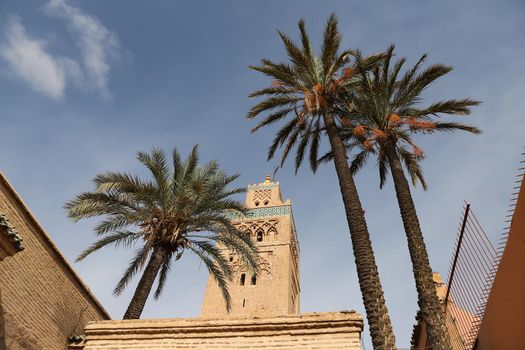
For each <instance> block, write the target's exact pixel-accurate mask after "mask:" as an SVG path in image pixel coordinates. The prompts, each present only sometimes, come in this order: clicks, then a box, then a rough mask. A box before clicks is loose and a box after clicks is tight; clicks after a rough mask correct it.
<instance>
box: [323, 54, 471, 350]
mask: <svg viewBox="0 0 525 350" xmlns="http://www.w3.org/2000/svg"><path fill="white" fill-rule="evenodd" d="M393 55H394V46H391V47H390V48H389V49H388V50H387V51H386V52H385V58H384V60H383V61H382V63H381V64H380V65H378V66H377V67H376V68H375V69H373V70H372V71H370V70H368V69H367V67H366V66H364V67H362V68H359V67H360V64H359V63H360V62H359V61H358V62H357V67H358V68H357V73H356V74H358V75H359V76H360V79H359V81H360V87H359V89H354V90H352V91H349V93H350V96H349V101H350V103H347V104H342V105H341V106H343V109H344V110H343V111H342V113H341V114H342V115H344V116H345V117H344V118H343V119H346V120H344V125H345V130H344V131H343V138H344V140H345V143H346V145H347V147H349V148H357V149H358V150H359V151H358V152H356V154H355V156H354V157H353V159H352V162H351V166H350V170H351V171H352V173H356V172H357V171H358V170H359V169H361V168H362V167H363V166H364V165H365V163H366V161H367V159H368V157H369V156H370V155H374V156H376V157H377V165H378V168H379V177H380V187H381V188H382V187H383V185H384V184H385V181H386V179H387V176H388V174H389V172H390V173H391V174H392V178H393V181H394V187H395V191H396V196H397V201H398V204H399V209H400V212H401V217H402V220H403V226H404V229H405V232H406V236H407V240H408V248H409V251H410V257H411V259H412V269H413V272H414V278H415V281H416V288H417V293H418V304H419V307H420V309H421V312H422V315H423V319H424V320H425V322H426V330H427V334H428V339H429V342H428V343H429V348H430V349H439V350H441V349H451V345H450V339H449V335H448V331H447V328H446V324H445V319H444V316H443V312H442V311H443V310H442V307H441V305H440V303H439V300H438V297H437V295H436V291H435V287H434V283H433V280H432V269H431V268H430V263H429V259H428V254H427V251H426V248H425V242H424V240H423V233H422V232H421V227H420V225H419V219H418V216H417V213H416V208H415V205H414V201H413V199H412V195H411V192H410V186H409V183H408V181H407V177H406V176H405V172H404V170H403V166H404V168H405V169H406V171H407V173H408V175H409V176H410V178H411V180H412V182H413V184H414V185H415V184H416V182H418V181H419V182H420V183H421V185H422V186H423V188H425V189H426V184H425V180H424V178H423V172H422V170H421V166H420V161H421V160H422V159H423V158H424V154H423V151H422V150H421V149H420V148H419V147H418V146H417V145H416V144H415V143H414V140H413V138H412V136H413V135H417V134H423V135H424V134H433V133H436V132H452V131H456V130H462V131H467V132H470V133H473V134H479V133H480V130H479V129H478V128H476V127H473V126H470V125H465V124H461V123H456V122H450V121H441V120H439V117H440V116H441V115H444V114H448V115H468V114H470V111H471V107H473V106H477V105H478V104H479V103H480V102H478V101H475V100H471V99H468V98H466V99H461V100H457V99H452V100H446V101H440V102H436V103H433V104H431V105H429V106H420V102H421V101H422V97H421V93H422V92H423V91H424V90H425V89H426V88H427V87H428V86H429V85H430V84H432V83H433V82H434V81H435V80H436V79H438V78H440V77H442V76H444V75H445V74H447V73H449V72H450V71H451V70H452V67H449V66H445V65H442V64H435V65H431V66H429V67H428V68H426V69H424V70H421V69H420V68H421V65H422V63H423V62H424V61H425V58H426V55H424V56H422V57H421V59H420V60H419V61H418V62H417V63H416V65H415V66H413V67H412V68H410V69H408V70H407V71H406V72H405V73H404V74H403V75H402V76H401V74H400V72H401V69H402V67H403V65H404V63H405V58H401V59H399V60H397V61H396V62H392V57H393ZM407 147H408V148H407ZM332 157H333V156H332V155H328V157H324V160H326V159H331V158H332Z"/></svg>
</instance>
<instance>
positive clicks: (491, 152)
mask: <svg viewBox="0 0 525 350" xmlns="http://www.w3.org/2000/svg"><path fill="white" fill-rule="evenodd" d="M332 12H335V13H336V14H337V15H338V17H339V20H340V30H341V32H342V35H343V46H344V47H348V48H355V47H358V48H360V49H361V50H362V51H364V52H365V53H374V52H378V51H380V50H383V49H385V48H386V47H387V46H388V45H389V44H391V43H394V44H396V47H397V53H398V55H399V56H406V57H407V58H408V62H409V63H414V62H415V61H416V60H417V59H418V58H419V56H420V55H421V54H423V53H428V54H429V59H428V62H429V63H435V62H440V63H446V64H449V65H452V66H454V68H455V69H454V71H453V72H452V73H450V74H449V75H448V76H446V77H444V78H442V79H441V80H438V81H437V83H436V84H435V85H434V86H433V87H431V88H430V89H428V91H426V92H425V95H424V97H425V98H426V100H427V101H434V100H437V99H444V98H455V97H471V98H475V99H479V100H481V101H483V104H482V105H481V106H480V107H478V108H475V110H474V113H473V114H472V116H470V117H468V119H469V120H468V121H470V122H471V123H473V124H475V125H477V126H479V127H480V128H481V129H483V131H484V133H483V134H482V135H480V136H473V135H466V134H459V133H458V134H454V135H438V136H431V137H424V138H421V139H420V140H419V142H420V145H421V146H422V147H423V149H424V151H425V152H426V154H427V159H426V160H425V161H424V163H423V165H424V169H425V174H426V178H427V182H428V185H429V189H428V191H426V192H424V191H422V190H421V189H420V188H417V189H415V190H414V198H415V201H416V204H417V207H418V213H419V215H420V219H421V224H422V228H423V231H424V234H425V237H426V242H427V245H428V251H429V254H430V258H431V263H432V267H433V269H434V270H437V271H440V272H441V273H442V274H443V275H444V277H446V275H447V272H448V264H449V261H450V258H451V254H452V247H453V242H454V239H455V234H456V231H457V227H458V220H459V216H460V210H461V207H462V204H463V200H467V201H469V202H470V203H472V208H473V210H474V211H475V212H476V214H477V216H478V218H480V221H481V223H482V225H483V226H484V227H485V229H486V231H487V232H488V234H489V236H490V237H491V238H493V239H494V240H495V239H496V238H497V237H498V236H499V234H500V232H501V229H502V228H503V220H504V215H505V212H506V209H507V208H506V206H507V204H508V199H509V198H510V193H511V189H512V187H513V181H514V175H515V173H516V169H517V167H518V161H519V154H520V153H521V152H522V149H523V148H522V147H523V145H524V142H523V140H524V137H523V133H524V131H525V128H524V122H523V118H524V112H523V111H524V110H525V99H524V98H523V96H524V95H525V74H524V73H525V66H524V65H523V64H522V61H523V57H524V56H525V45H524V39H523V35H524V34H525V5H524V4H523V2H521V1H498V2H488V1H461V2H458V1H440V2H416V1H390V2H384V1H367V2H364V1H305V0H289V1H286V2H283V1H264V2H256V1H245V0H244V1H221V2H219V1H185V2H183V1H142V2H129V1H123V0H121V1H120V0H114V1H103V0H91V1H72V0H52V1H25V2H21V1H15V0H3V1H2V2H1V4H0V109H1V114H0V121H1V124H0V125H1V126H0V131H1V137H0V169H1V170H2V172H4V173H5V174H6V176H7V177H8V178H9V180H10V181H11V182H12V183H13V184H14V186H15V188H16V189H17V191H18V192H19V193H20V194H21V195H22V197H23V198H24V200H25V201H26V202H27V204H28V205H29V207H30V208H31V209H32V210H33V212H34V213H35V214H36V216H37V218H38V220H39V221H40V222H41V223H42V224H43V226H44V227H45V228H46V229H47V231H48V232H49V234H50V235H51V236H52V238H53V239H54V240H55V242H56V243H57V245H58V246H59V248H60V249H61V250H62V251H63V253H64V254H65V255H66V256H67V257H68V258H69V259H71V260H74V258H75V257H76V256H77V255H78V253H79V252H80V251H81V250H82V249H83V248H84V247H85V246H86V245H88V244H89V243H90V242H92V241H93V238H94V237H93V235H92V233H91V228H92V225H93V222H83V223H78V224H73V223H71V222H69V221H68V219H67V218H66V216H65V213H64V210H63V209H62V206H63V204H64V202H66V201H67V200H69V199H71V198H72V197H73V196H74V195H76V194H78V193H79V192H81V191H85V190H88V189H90V185H91V184H90V179H91V178H92V177H93V176H94V175H96V174H97V173H100V172H103V171H105V170H125V171H130V172H134V173H139V174H145V173H144V170H143V169H142V168H140V166H139V165H138V162H137V161H136V160H135V153H136V152H137V151H139V150H150V149H151V148H152V147H154V146H157V147H163V148H165V149H171V148H172V147H174V146H176V147H177V148H178V149H179V150H180V151H181V152H182V153H183V154H186V153H187V152H188V151H189V150H190V149H191V147H192V146H193V145H194V144H197V143H198V144H200V146H201V148H200V149H201V155H202V159H203V160H209V159H218V160H219V162H220V164H221V165H222V167H223V168H224V169H226V170H227V171H229V172H231V173H234V172H240V173H241V174H242V176H241V178H240V180H239V181H238V182H237V185H239V186H244V185H247V184H249V183H255V182H259V181H262V180H263V178H264V175H265V174H267V173H271V172H272V170H273V167H274V166H275V164H274V163H267V162H266V149H267V146H268V145H269V143H270V141H271V138H272V135H273V133H274V132H275V131H276V129H275V128H273V127H271V128H268V129H267V130H263V131H261V132H260V133H257V134H255V135H251V134H250V133H249V130H250V128H251V127H253V125H254V123H253V122H250V121H248V120H246V119H245V115H246V112H247V110H248V109H249V107H250V105H251V104H252V103H253V101H250V100H249V99H248V98H247V95H248V93H249V92H250V91H252V90H254V89H256V88H259V87H262V86H264V85H265V84H267V83H268V81H267V80H266V79H265V78H264V77H262V76H261V75H259V74H257V73H256V72H253V71H250V70H249V69H247V66H248V65H250V64H256V63H258V61H259V60H260V59H261V58H270V59H272V60H277V61H278V60H282V59H284V58H285V56H284V50H283V49H282V47H281V43H280V41H279V39H278V36H277V32H276V29H280V30H283V31H284V32H286V33H289V34H290V35H291V36H292V37H295V38H296V37H297V27H296V23H297V21H298V20H299V19H300V18H305V20H306V23H307V27H308V30H309V32H310V34H311V36H312V38H313V40H314V42H315V43H316V44H317V46H318V44H319V39H320V36H321V33H322V29H323V26H324V23H325V21H326V19H327V17H328V15H329V14H330V13H332ZM277 179H278V180H279V181H280V182H281V185H282V191H283V196H284V197H285V198H291V199H292V202H293V208H294V216H295V220H296V225H297V229H298V234H299V239H300V245H301V288H302V294H301V305H302V311H303V312H310V311H332V310H347V309H356V310H358V311H359V312H361V313H363V311H364V309H363V306H362V303H361V296H360V291H359V287H358V283H357V277H356V273H355V265H354V262H353V261H354V259H353V256H352V250H351V246H350V239H349V236H348V230H347V228H346V224H345V217H344V212H343V208H342V203H341V199H340V194H339V191H338V186H337V178H336V176H335V172H334V170H333V168H332V166H325V167H324V168H322V169H320V170H319V172H318V174H316V175H315V176H314V175H312V174H311V172H310V171H309V169H307V168H304V169H302V170H300V171H299V173H298V175H297V176H295V175H294V174H293V169H292V168H291V167H290V166H286V167H285V168H284V169H282V170H281V171H280V172H279V173H278V175H277ZM357 183H358V186H359V192H360V195H361V199H362V202H363V206H364V207H365V209H366V217H367V220H368V224H369V228H370V232H371V235H372V240H373V247H374V250H375V252H376V256H377V263H378V265H379V270H380V273H381V278H382V282H383V285H384V291H385V295H386V300H387V306H388V308H389V310H390V314H391V318H392V321H393V324H394V328H395V331H396V335H397V340H398V345H399V346H400V347H408V346H409V341H410V334H411V328H412V324H413V322H414V316H415V312H416V306H417V304H416V294H415V287H414V283H413V278H412V272H411V268H410V261H409V258H408V251H407V247H406V241H405V237H404V232H403V229H402V226H401V220H400V218H399V213H398V208H397V204H396V201H395V196H394V192H393V188H392V186H391V183H389V184H388V186H386V188H385V189H384V190H382V191H380V190H379V189H378V180H377V172H376V169H375V168H374V166H373V164H372V163H371V164H370V165H369V166H368V167H367V168H366V169H364V170H363V171H362V173H360V174H359V175H358V176H357ZM129 258H130V254H129V252H127V251H121V250H118V251H111V250H108V251H104V252H100V253H99V254H96V255H94V256H92V257H91V258H88V259H87V260H85V261H84V262H82V263H79V264H75V268H76V269H77V271H78V272H79V274H80V275H81V276H82V278H83V279H84V280H85V281H86V282H87V284H88V285H89V286H90V287H91V288H92V290H93V292H94V293H95V294H96V295H97V297H98V298H99V299H100V300H101V302H102V303H103V304H104V306H105V307H106V308H107V310H108V311H109V312H110V313H111V315H112V316H113V317H115V318H119V317H121V316H122V314H123V312H124V310H125V308H126V306H127V303H128V301H129V299H130V297H131V291H132V288H130V289H129V290H128V292H127V293H126V294H125V295H123V296H122V297H120V298H114V297H113V296H112V295H111V291H112V289H113V286H114V284H115V283H116V281H117V280H118V278H119V274H120V273H121V271H122V270H123V269H124V267H125V266H126V264H127V261H128V259H129ZM206 276H207V273H206V271H205V268H204V267H203V266H200V265H199V264H198V262H197V260H196V259H194V258H191V257H189V256H185V257H184V259H182V260H181V261H179V263H177V264H176V267H175V268H174V269H173V271H172V274H171V276H170V279H169V283H168V285H167V288H166V291H165V293H164V295H163V296H162V297H161V299H160V300H159V301H157V302H153V301H151V302H149V303H148V304H147V305H146V309H145V312H144V314H143V316H144V317H193V316H197V315H198V313H199V308H200V303H201V300H202V296H203V293H204V287H205V283H206ZM132 287H133V286H132ZM366 337H368V335H367V336H366ZM366 343H367V344H370V343H369V341H368V339H367V340H366ZM368 348H371V347H370V345H368Z"/></svg>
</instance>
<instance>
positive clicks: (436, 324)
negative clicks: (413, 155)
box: [386, 148, 452, 350]
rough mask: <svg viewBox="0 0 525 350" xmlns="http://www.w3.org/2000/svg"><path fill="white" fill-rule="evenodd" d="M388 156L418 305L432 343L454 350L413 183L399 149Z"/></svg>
mask: <svg viewBox="0 0 525 350" xmlns="http://www.w3.org/2000/svg"><path fill="white" fill-rule="evenodd" d="M386 156H387V158H388V162H389V163H390V170H391V171H392V177H393V179H394V187H395V190H396V196H397V201H398V204H399V210H400V211H401V218H402V219H403V226H404V228H405V233H406V235H407V240H408V250H409V251H410V258H411V260H412V270H413V272H414V278H415V280H416V289H417V294H418V304H419V308H420V310H421V313H422V315H423V319H424V320H425V323H426V331H427V335H428V344H429V347H430V349H433V350H450V349H452V348H451V345H450V336H449V333H448V330H447V327H446V324H445V318H444V314H443V308H442V306H441V304H440V302H439V299H438V296H437V294H436V288H435V286H434V281H433V279H432V269H431V268H430V262H429V259H428V254H427V250H426V247H425V241H424V239H423V233H422V232H421V227H420V226H419V219H418V217H417V213H416V208H415V206H414V201H413V200H412V195H411V193H410V186H409V183H408V181H407V179H406V177H405V173H404V171H403V168H402V166H401V162H400V160H399V156H398V155H397V153H396V151H395V149H393V148H388V150H387V154H386Z"/></svg>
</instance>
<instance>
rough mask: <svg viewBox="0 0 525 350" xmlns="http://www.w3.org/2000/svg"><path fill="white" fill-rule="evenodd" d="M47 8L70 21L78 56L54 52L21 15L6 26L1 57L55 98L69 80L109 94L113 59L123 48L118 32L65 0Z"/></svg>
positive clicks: (16, 72)
mask: <svg viewBox="0 0 525 350" xmlns="http://www.w3.org/2000/svg"><path fill="white" fill-rule="evenodd" d="M44 12H45V13H46V14H47V15H48V16H51V17H55V18H60V19H62V20H64V21H65V22H66V23H67V27H68V29H69V32H70V33H71V35H72V37H73V40H74V42H75V43H76V45H77V47H78V50H79V58H76V59H73V58H71V57H65V56H60V55H54V54H53V53H52V51H51V50H50V47H49V45H48V43H47V41H46V40H44V39H41V38H36V37H30V36H29V35H28V34H27V31H26V28H25V27H24V26H23V25H22V23H21V21H20V19H19V18H18V17H16V16H11V17H9V18H8V21H7V25H6V27H5V38H6V39H5V40H4V41H3V42H0V59H3V60H5V61H6V63H7V66H8V69H9V72H10V73H11V74H12V75H13V76H16V77H18V78H19V79H21V80H22V81H24V82H26V83H28V84H29V86H31V88H32V89H33V90H35V91H37V92H40V93H42V94H44V95H45V96H48V97H51V98H54V99H62V98H63V97H64V93H65V89H66V88H67V87H68V86H69V85H70V84H72V85H74V86H75V87H77V88H79V89H80V90H84V91H95V92H97V93H99V94H100V96H102V97H105V98H107V97H109V96H110V93H109V89H108V81H109V73H110V68H111V67H110V60H111V59H116V58H118V57H119V56H120V51H121V48H120V45H119V41H118V38H117V35H116V34H115V33H113V32H111V31H110V30H108V29H107V28H106V27H104V25H102V23H100V21H99V20H98V19H96V18H95V17H93V16H91V15H89V14H87V13H86V12H84V11H82V10H81V9H79V8H77V7H73V6H71V5H69V4H68V3H67V2H66V1H65V0H50V1H49V2H48V3H47V4H46V6H45V7H44Z"/></svg>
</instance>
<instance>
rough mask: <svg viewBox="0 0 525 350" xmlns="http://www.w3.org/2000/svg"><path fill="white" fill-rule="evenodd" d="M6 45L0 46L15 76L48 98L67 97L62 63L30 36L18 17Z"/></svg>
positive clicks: (8, 29)
mask: <svg viewBox="0 0 525 350" xmlns="http://www.w3.org/2000/svg"><path fill="white" fill-rule="evenodd" d="M5 36H6V42H5V43H3V44H2V45H0V57H1V58H2V59H4V60H5V61H6V62H7V65H8V66H9V68H10V71H11V73H12V74H14V75H15V76H17V77H18V78H20V79H21V80H23V81H25V82H26V83H28V84H29V86H31V88H32V89H33V90H35V91H37V92H40V93H42V94H44V95H46V96H48V97H51V98H55V99H60V98H62V97H63V96H64V89H65V87H66V76H65V72H64V66H63V65H62V64H61V61H60V60H58V59H56V58H55V57H53V56H52V55H50V54H49V53H48V52H47V51H46V42H45V41H44V40H39V39H35V38H31V37H29V36H28V34H27V32H26V29H25V27H24V26H23V25H22V23H21V22H20V19H19V18H18V17H15V16H12V17H9V19H8V21H7V26H6V31H5Z"/></svg>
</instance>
